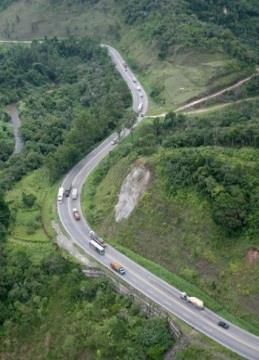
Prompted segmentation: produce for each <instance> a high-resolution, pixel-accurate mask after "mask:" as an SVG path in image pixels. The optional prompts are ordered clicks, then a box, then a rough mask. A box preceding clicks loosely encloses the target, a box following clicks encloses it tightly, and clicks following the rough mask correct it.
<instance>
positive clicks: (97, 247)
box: [89, 240, 105, 255]
mask: <svg viewBox="0 0 259 360" xmlns="http://www.w3.org/2000/svg"><path fill="white" fill-rule="evenodd" d="M89 246H90V247H91V248H92V249H94V250H95V251H96V252H98V254H100V255H105V249H104V247H103V246H101V245H100V244H98V243H97V242H96V241H94V240H90V241H89Z"/></svg>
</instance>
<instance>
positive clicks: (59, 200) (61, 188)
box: [58, 186, 64, 203]
mask: <svg viewBox="0 0 259 360" xmlns="http://www.w3.org/2000/svg"><path fill="white" fill-rule="evenodd" d="M63 196H64V188H63V187H62V186H61V187H60V188H59V190H58V202H59V203H61V202H62V200H63Z"/></svg>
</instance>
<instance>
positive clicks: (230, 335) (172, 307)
mask: <svg viewBox="0 0 259 360" xmlns="http://www.w3.org/2000/svg"><path fill="white" fill-rule="evenodd" d="M102 46H106V47H107V49H108V52H109V55H110V56H111V59H112V61H113V62H114V63H115V66H116V68H117V70H118V71H119V72H120V74H121V75H122V77H123V78H124V79H125V81H126V82H127V84H128V86H129V88H130V90H131V93H132V98H133V108H134V110H136V109H137V108H138V105H139V103H140V102H142V103H143V113H146V111H147V108H148V98H147V95H146V93H145V91H144V89H143V88H142V86H141V85H140V84H139V83H138V82H137V84H136V83H134V82H133V79H135V76H134V75H133V73H132V71H131V70H130V69H129V68H128V67H127V68H125V62H124V60H123V59H122V57H121V56H120V54H119V53H118V51H117V50H115V49H113V48H112V47H110V46H107V45H102ZM137 87H139V88H140V89H141V90H140V91H139V90H138V89H139V88H138V89H137ZM141 94H142V96H140V95H141ZM138 121H141V118H140V117H139V118H138ZM115 137H116V135H115V134H112V135H111V136H109V137H108V138H107V139H106V140H104V141H103V142H102V143H101V144H100V145H99V146H98V147H97V148H96V149H95V150H93V151H92V152H91V153H90V154H88V155H87V156H86V157H85V158H84V159H83V160H82V161H80V162H79V163H78V164H77V165H76V166H75V167H74V168H72V169H71V171H70V172H69V173H68V174H67V176H66V177H65V178H64V180H63V182H62V186H64V187H66V186H67V185H70V184H72V186H73V187H76V188H78V189H79V193H81V189H82V186H83V183H84V182H85V179H86V178H87V176H88V175H89V174H90V172H91V171H92V170H93V169H94V168H95V167H96V166H97V165H98V164H99V163H100V161H101V160H102V159H103V158H104V157H105V156H107V154H108V153H109V152H110V151H111V150H112V149H113V148H114V146H116V145H112V144H111V140H112V139H114V138H115ZM74 207H77V208H78V209H79V211H80V212H81V213H82V209H81V204H80V196H79V197H78V199H77V200H72V199H71V197H69V198H64V200H63V202H62V203H58V204H57V209H58V214H59V217H60V220H61V222H62V224H63V227H64V228H65V230H66V232H67V233H68V234H69V235H70V237H71V239H72V240H73V241H74V242H75V243H76V244H77V245H78V246H80V247H81V248H82V249H84V251H85V252H86V253H88V254H89V255H91V256H92V257H93V258H94V259H95V260H96V261H98V262H99V263H101V264H102V265H103V266H105V267H107V268H108V269H110V263H111V261H113V260H116V261H118V262H120V263H121V264H122V265H123V266H124V267H125V268H126V270H127V273H126V275H124V276H123V280H124V281H125V282H127V283H128V284H130V285H131V286H133V287H134V288H136V289H137V290H138V291H140V292H141V293H143V294H144V295H145V296H147V297H149V298H150V299H152V300H153V301H154V302H156V303H157V304H159V305H161V306H162V307H163V308H164V309H166V310H167V311H168V312H169V313H172V314H174V315H176V316H177V317H179V318H180V319H182V320H183V321H185V322H186V323H187V324H189V325H191V326H192V327H194V328H195V329H197V330H199V331H200V332H202V333H204V334H205V335H207V336H208V337H210V338H212V339H213V340H215V341H217V342H218V343H220V344H222V345H223V346H225V347H227V348H229V349H230V350H232V351H234V352H236V353H238V354H239V355H241V356H243V357H244V358H247V359H251V360H259V337H257V336H255V335H253V334H251V333H248V332H247V331H245V330H243V329H241V328H239V327H237V326H235V325H234V324H230V328H229V329H228V330H225V329H222V328H221V327H219V326H218V325H217V322H218V321H219V320H224V319H222V318H220V317H219V316H218V315H217V314H215V313H213V312H212V311H210V310H209V309H206V308H205V310H202V311H199V310H197V309H195V308H194V307H193V306H192V305H190V304H186V303H184V302H183V301H182V300H181V299H180V291H179V290H178V289H176V288H174V287H173V286H171V285H169V284H168V283H166V282H165V281H163V280H161V279H160V278H158V277H157V276H155V275H154V274H152V273H151V272H149V271H147V270H146V269H145V268H143V267H142V266H139V265H138V264H137V263H135V262H134V261H132V260H130V259H129V258H127V257H126V256H125V255H123V254H121V253H120V252H119V251H117V250H116V249H115V248H113V247H112V246H108V247H107V248H106V252H105V256H101V255H98V254H97V253H96V252H95V251H94V250H93V249H91V248H90V247H89V240H90V238H89V231H90V230H91V229H90V226H89V224H88V223H87V221H86V219H84V218H82V219H81V221H75V220H74V218H73V214H72V209H73V208H74ZM117 276H120V275H117ZM181 290H184V289H181Z"/></svg>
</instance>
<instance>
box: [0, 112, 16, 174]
mask: <svg viewBox="0 0 259 360" xmlns="http://www.w3.org/2000/svg"><path fill="white" fill-rule="evenodd" d="M13 150H14V139H13V133H12V127H11V125H10V118H9V115H8V114H7V113H6V112H5V111H4V109H3V108H0V167H1V164H2V163H3V162H4V161H6V160H7V159H8V158H9V156H10V155H11V154H12V153H13Z"/></svg>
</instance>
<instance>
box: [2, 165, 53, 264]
mask: <svg viewBox="0 0 259 360" xmlns="http://www.w3.org/2000/svg"><path fill="white" fill-rule="evenodd" d="M57 187H58V186H57V184H55V185H51V183H50V181H49V180H48V177H47V176H46V170H45V169H44V168H41V169H39V170H36V171H34V172H32V173H31V174H29V175H27V176H25V177H23V179H22V180H21V181H20V182H18V183H17V184H16V185H15V186H13V188H12V189H11V190H10V191H9V192H8V193H7V194H6V200H7V201H8V204H9V207H10V211H11V218H12V223H11V226H10V230H9V237H8V242H7V244H6V247H7V248H8V249H10V250H12V249H16V250H17V251H26V253H27V255H28V256H29V257H30V260H32V261H33V262H34V263H39V262H40V261H41V260H42V258H43V257H46V256H48V255H50V254H51V253H52V252H53V245H52V244H51V241H52V240H53V239H54V237H55V233H54V231H53V229H52V226H51V221H52V220H55V215H54V214H55V211H54V203H55V198H56V193H57Z"/></svg>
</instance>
